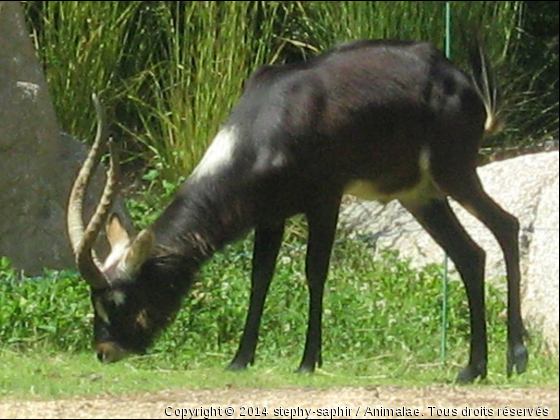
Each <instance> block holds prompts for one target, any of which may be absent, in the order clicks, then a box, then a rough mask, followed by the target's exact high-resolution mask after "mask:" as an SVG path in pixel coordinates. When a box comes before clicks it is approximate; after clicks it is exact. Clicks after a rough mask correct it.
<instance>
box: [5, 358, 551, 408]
mask: <svg viewBox="0 0 560 420" xmlns="http://www.w3.org/2000/svg"><path fill="white" fill-rule="evenodd" d="M151 357H152V356H143V357H133V358H130V359H127V360H125V361H121V362H119V363H116V364H112V365H101V364H100V363H99V362H98V361H97V359H96V358H95V356H94V355H93V354H90V353H79V354H71V353H60V352H56V353H53V352H52V351H49V350H46V349H44V350H39V351H35V352H33V353H23V354H22V353H21V352H19V351H12V350H6V349H4V350H0V372H1V373H0V398H2V399H6V398H10V399H14V398H15V399H20V398H25V399H31V398H65V397H72V396H86V395H119V394H127V393H141V392H157V391H160V390H164V389H173V388H189V389H201V388H224V387H228V388H261V389H266V388H289V387H316V388H324V387H342V386H373V385H393V386H402V387H407V386H414V387H416V386H430V385H434V384H450V383H451V382H452V380H453V378H454V377H455V375H456V373H457V371H458V368H459V366H457V365H456V363H455V362H450V363H447V364H442V363H438V362H437V361H436V362H434V363H430V364H418V363H414V362H413V361H411V360H406V359H405V360H403V359H401V357H402V355H400V354H372V355H370V357H362V358H360V359H356V360H354V361H348V360H336V358H334V357H333V355H328V357H327V358H326V360H325V365H324V366H323V368H321V369H319V370H317V372H316V373H315V374H314V375H297V374H294V373H293V370H294V368H295V366H296V365H295V364H294V360H290V359H277V360H272V359H271V358H270V357H266V358H264V359H259V360H258V361H257V363H256V364H255V365H254V366H252V367H250V368H249V369H248V370H247V371H245V372H228V371H225V370H224V365H223V364H222V363H216V361H215V360H214V361H212V360H210V359H211V356H209V360H208V361H206V362H204V363H200V364H197V365H195V366H191V367H182V366H177V365H167V364H162V363H153V361H150V358H151ZM503 359H504V358H503V357H501V356H494V355H492V356H491V359H490V362H491V366H490V370H489V377H488V378H487V379H486V380H485V381H483V382H478V383H476V384H473V385H470V386H471V387H484V386H489V385H491V386H498V387H502V388H532V387H540V388H549V389H557V388H558V360H557V359H556V361H555V362H548V363H547V364H545V363H546V361H545V360H543V359H539V358H538V357H537V358H536V360H532V361H531V364H530V365H529V368H528V371H527V372H525V373H524V374H523V375H514V376H513V377H512V378H510V379H507V378H506V377H505V374H504V363H503Z"/></svg>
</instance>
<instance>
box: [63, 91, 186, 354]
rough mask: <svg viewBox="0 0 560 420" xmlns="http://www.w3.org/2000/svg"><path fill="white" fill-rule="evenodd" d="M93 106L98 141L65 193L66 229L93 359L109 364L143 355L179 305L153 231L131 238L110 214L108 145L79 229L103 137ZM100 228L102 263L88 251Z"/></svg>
mask: <svg viewBox="0 0 560 420" xmlns="http://www.w3.org/2000/svg"><path fill="white" fill-rule="evenodd" d="M93 101H94V104H95V109H96V113H97V118H98V128H97V135H96V138H95V141H94V143H93V145H92V147H91V150H90V151H89V154H88V156H87V158H86V160H85V162H84V164H83V166H82V168H81V169H80V172H79V173H78V176H77V178H76V180H75V182H74V185H73V188H72V191H71V193H70V198H69V202H68V211H67V228H68V235H69V239H70V243H71V246H72V250H73V252H74V255H75V258H76V264H77V266H78V269H79V271H80V274H81V276H82V277H83V278H84V280H85V281H86V282H87V283H88V284H89V286H90V289H91V301H92V304H93V309H94V345H95V348H96V351H97V355H98V358H99V360H100V361H102V362H105V363H109V362H114V361H117V360H119V359H121V358H123V357H124V356H126V355H127V354H129V353H143V352H145V351H146V349H147V348H148V347H149V345H150V344H151V342H152V341H153V339H154V337H155V335H156V334H157V333H158V332H159V331H160V330H161V329H162V328H163V327H164V326H165V325H167V324H168V322H169V321H170V318H171V316H172V315H173V314H174V313H175V312H176V310H177V309H178V306H179V299H178V297H177V294H178V290H177V285H176V284H175V283H174V282H173V281H169V279H166V275H165V273H166V272H169V270H168V269H167V268H166V265H169V264H170V262H169V258H168V257H155V256H154V255H153V252H154V251H153V250H154V234H153V231H152V230H151V229H150V228H147V229H144V230H143V231H141V232H140V233H139V234H138V235H137V236H135V237H133V238H132V237H130V236H129V235H128V233H127V231H126V229H125V228H124V227H123V224H122V223H121V220H120V219H119V217H118V216H117V215H116V214H110V210H111V207H112V204H113V201H114V198H115V196H116V191H117V189H116V185H117V178H118V176H117V172H118V157H117V153H116V151H115V148H114V147H113V145H112V144H111V142H109V149H110V168H109V171H108V173H107V180H106V184H105V187H104V189H103V193H102V196H101V200H100V201H99V204H98V205H97V208H96V210H95V213H94V215H93V216H92V218H91V220H90V222H89V224H88V225H87V227H84V223H83V219H82V212H83V203H84V196H85V193H86V191H87V188H88V185H89V182H90V180H91V178H92V175H93V173H94V171H95V168H96V167H97V165H98V164H99V161H100V160H101V156H102V154H103V150H104V149H105V146H106V144H107V137H108V135H107V125H106V119H105V114H104V112H103V109H102V107H101V105H100V103H99V100H98V98H97V97H96V96H95V95H94V96H93ZM104 225H105V228H106V234H107V239H108V241H109V244H110V245H111V251H110V253H109V254H108V256H107V258H105V260H104V261H103V262H101V261H100V260H99V258H98V257H97V255H96V253H95V251H94V250H93V246H94V243H95V241H96V239H97V237H98V235H99V233H100V230H101V229H102V228H103V226H104ZM162 273H163V274H162ZM167 277H169V276H167Z"/></svg>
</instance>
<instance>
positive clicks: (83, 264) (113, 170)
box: [67, 94, 119, 289]
mask: <svg viewBox="0 0 560 420" xmlns="http://www.w3.org/2000/svg"><path fill="white" fill-rule="evenodd" d="M92 98H93V102H94V105H95V111H96V114H97V120H98V124H97V135H96V137H95V141H94V142H93V145H92V147H91V149H90V151H89V153H88V156H87V158H86V160H85V162H84V164H83V165H82V167H81V169H80V172H79V173H78V176H77V177H76V180H75V181H74V186H73V187H72V191H71V193H70V198H69V202H68V213H67V214H68V218H67V228H68V236H69V238H70V244H71V246H72V251H73V253H74V256H75V258H76V264H77V266H78V269H79V271H80V274H81V275H82V277H83V278H84V280H86V281H87V282H88V284H89V285H90V286H91V287H93V288H95V289H98V288H103V287H107V285H108V283H107V279H106V278H105V276H104V275H103V273H102V271H101V264H100V262H99V260H98V259H97V257H96V256H95V253H94V252H93V250H92V248H93V245H94V243H95V240H96V239H97V236H98V235H99V231H100V230H101V227H102V226H103V224H104V223H105V221H106V219H107V216H108V214H109V210H110V208H111V206H112V204H113V201H114V198H115V195H116V192H117V190H116V188H115V186H116V184H117V175H118V169H119V166H118V157H117V153H116V151H115V148H114V147H113V146H112V143H111V144H110V147H109V148H110V155H111V163H110V168H109V171H108V173H107V181H106V183H105V187H104V189H103V194H102V196H101V199H100V201H99V204H98V205H97V208H96V209H95V213H94V215H93V216H92V218H91V220H90V222H89V224H88V226H87V229H84V223H83V219H82V217H83V204H84V197H85V193H86V191H87V189H88V186H89V183H90V181H91V178H92V177H93V174H94V172H95V169H96V168H97V165H98V164H99V161H100V160H101V156H102V155H103V151H104V148H105V146H106V143H107V137H108V130H107V121H106V117H105V113H104V111H103V108H102V106H101V104H100V102H99V99H98V98H97V95H96V94H93V95H92Z"/></svg>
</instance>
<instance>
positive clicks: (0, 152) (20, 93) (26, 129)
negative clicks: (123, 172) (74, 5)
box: [0, 1, 130, 276]
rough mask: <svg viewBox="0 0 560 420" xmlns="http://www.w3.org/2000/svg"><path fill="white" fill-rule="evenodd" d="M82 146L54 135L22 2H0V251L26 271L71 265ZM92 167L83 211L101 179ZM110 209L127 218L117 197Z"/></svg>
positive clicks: (56, 130)
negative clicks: (69, 207)
mask: <svg viewBox="0 0 560 420" xmlns="http://www.w3.org/2000/svg"><path fill="white" fill-rule="evenodd" d="M92 118H94V116H93V115H92ZM86 152H87V150H86V147H85V145H84V144H82V143H81V142H78V141H76V140H73V139H71V138H69V137H67V136H61V135H60V130H59V127H58V124H57V119H56V115H55V111H54V107H53V104H52V101H51V99H50V96H49V92H48V87H47V83H46V81H45V78H44V76H43V74H42V69H41V66H40V64H39V61H38V59H37V57H36V55H35V50H34V49H33V46H32V43H31V40H30V37H29V32H28V29H27V27H26V25H25V20H24V16H23V12H22V9H21V4H20V2H6V1H3V2H0V256H6V257H8V258H9V259H10V261H11V262H12V264H13V266H14V267H15V268H17V269H18V270H22V271H24V272H25V274H27V275H32V276H33V275H41V274H42V273H43V269H44V268H51V269H74V268H75V264H74V257H73V255H72V253H71V250H70V246H69V241H68V236H67V233H66V220H65V214H66V204H67V200H68V195H69V193H70V188H71V185H72V182H73V179H74V177H75V176H76V174H77V171H78V168H79V166H80V164H81V162H82V161H83V160H84V158H85V155H86ZM98 172H99V173H98V174H97V175H96V179H95V182H94V183H93V185H92V192H91V193H90V195H89V197H90V199H89V200H88V201H87V202H86V210H85V213H86V216H87V215H90V214H91V213H92V205H93V204H95V198H94V197H93V195H94V194H95V193H96V192H97V193H98V192H99V191H100V189H101V185H102V182H103V181H104V174H103V173H101V169H100V170H99V171H98ZM88 203H89V204H88ZM116 209H117V211H118V212H119V213H120V214H121V215H122V216H123V217H124V219H125V220H127V221H129V218H128V216H127V215H126V212H125V211H124V206H123V205H122V202H121V203H119V204H118V207H116ZM129 225H130V223H129ZM100 243H102V242H101V241H100ZM98 249H99V251H100V252H103V250H104V249H106V247H105V248H104V247H103V246H101V247H100V248H98Z"/></svg>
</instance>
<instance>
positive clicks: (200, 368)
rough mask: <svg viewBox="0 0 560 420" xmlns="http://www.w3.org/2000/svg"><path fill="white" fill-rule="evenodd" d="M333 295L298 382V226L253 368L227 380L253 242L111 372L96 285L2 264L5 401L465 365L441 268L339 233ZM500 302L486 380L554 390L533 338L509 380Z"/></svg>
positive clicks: (458, 293)
mask: <svg viewBox="0 0 560 420" xmlns="http://www.w3.org/2000/svg"><path fill="white" fill-rule="evenodd" d="M339 236H340V237H339V243H337V245H336V247H335V251H334V253H333V258H332V269H331V274H330V277H329V280H328V283H327V289H326V294H325V305H324V306H325V313H324V322H323V359H324V365H323V368H322V369H320V370H319V371H318V372H317V374H316V375H314V376H311V377H307V376H299V375H295V374H293V371H294V370H295V369H296V368H297V366H298V364H299V362H300V358H301V356H302V352H303V344H304V341H305V340H304V337H305V328H306V322H307V300H308V295H307V288H306V285H305V280H304V277H303V275H302V273H303V255H304V247H303V245H302V243H303V242H302V241H303V237H302V229H301V225H298V224H291V225H290V229H289V232H288V234H287V235H286V243H285V245H284V246H283V248H282V251H281V255H280V259H279V263H278V269H277V274H276V277H275V280H274V282H273V283H272V286H271V290H270V294H269V296H268V300H267V305H266V307H265V312H264V316H263V321H262V328H261V337H260V341H259V346H258V347H257V356H256V363H255V365H254V366H252V367H251V368H250V369H249V371H248V372H242V373H240V374H233V373H230V372H227V373H224V368H225V367H226V366H227V364H228V363H229V362H230V361H231V358H232V357H233V355H234V353H235V350H236V348H237V344H238V340H239V338H240V335H241V330H242V326H243V323H244V319H245V316H246V310H247V303H248V302H247V301H248V294H249V280H248V274H249V269H250V250H251V245H250V242H249V241H248V240H246V241H242V242H240V243H238V244H234V245H232V246H230V247H228V248H227V249H226V250H225V251H224V252H223V253H220V254H217V255H216V256H215V258H214V259H213V260H212V261H211V262H210V263H208V264H207V265H206V266H205V267H204V269H203V271H202V272H201V273H200V276H199V278H200V282H199V283H198V284H197V286H196V287H195V289H194V290H193V291H192V293H191V294H189V296H188V297H187V298H186V299H185V301H184V309H183V310H182V311H181V312H180V314H179V316H178V318H177V320H176V321H175V322H174V323H173V324H172V326H171V327H170V328H169V329H168V330H167V331H166V332H164V333H163V334H162V336H161V337H160V338H159V339H158V340H157V342H156V344H155V346H154V347H153V348H152V349H151V350H150V352H149V353H148V354H147V355H144V356H133V357H130V358H128V359H126V360H124V361H121V362H119V363H117V364H114V365H109V366H106V365H101V364H100V363H99V362H98V361H97V359H96V357H95V354H94V353H93V352H92V351H91V338H92V337H91V333H92V331H91V312H92V309H91V305H90V302H89V296H88V290H87V287H86V285H85V283H84V282H83V281H81V280H80V279H79V278H78V277H77V276H76V274H75V273H73V272H51V273H47V274H48V278H46V279H43V280H40V281H39V280H32V279H23V280H22V279H20V278H19V276H18V275H17V273H16V272H15V271H14V270H12V269H10V267H9V266H8V264H7V261H6V260H3V263H2V264H3V265H2V267H0V372H1V373H0V395H4V396H6V397H7V396H9V397H29V396H33V395H36V396H42V397H62V396H69V395H82V394H98V393H103V392H108V393H121V392H128V391H135V392H140V391H142V390H145V391H153V390H157V389H163V388H167V387H180V386H185V387H223V386H225V385H231V386H235V387H244V386H257V387H278V386H282V387H286V386H317V387H321V386H337V385H364V384H400V385H427V384H433V383H451V382H452V381H453V380H454V378H455V376H456V375H457V373H458V371H459V370H460V369H461V367H463V366H464V364H465V363H466V361H467V357H468V354H467V352H468V334H469V328H468V317H467V314H468V311H467V306H466V304H465V293H464V289H463V286H462V285H461V284H460V283H459V282H452V283H451V284H450V285H449V291H450V296H449V314H448V315H449V326H448V337H449V339H448V342H447V346H448V355H447V358H446V360H445V363H444V362H443V360H442V359H441V355H440V340H441V335H440V323H441V320H440V316H441V309H440V308H441V292H440V283H441V271H442V270H441V269H440V267H437V266H431V267H428V268H426V269H425V270H422V271H417V270H413V269H411V268H410V267H409V265H408V264H407V263H406V262H405V261H402V260H400V259H399V258H398V256H397V255H395V254H393V253H387V254H386V255H385V257H384V259H383V260H382V261H379V262H377V263H373V262H372V260H371V257H370V255H371V249H370V248H369V246H368V244H367V243H365V242H362V241H358V240H349V239H347V238H345V236H344V235H339ZM503 310H504V304H503V296H501V294H500V292H499V291H497V290H496V289H494V288H493V287H491V286H490V285H488V286H487V314H488V332H489V352H490V360H489V376H488V379H487V380H486V381H485V382H484V383H486V384H493V385H500V386H506V387H511V386H514V387H532V386H547V387H548V386H556V387H557V384H558V369H559V364H558V357H557V356H551V355H548V354H547V353H546V351H544V347H543V346H542V345H541V341H540V338H539V337H538V336H533V339H532V340H531V341H530V342H529V343H528V344H529V351H530V362H529V368H528V372H526V373H525V374H523V375H520V376H517V375H515V376H514V377H512V378H511V379H507V378H506V377H505V353H506V344H505V343H506V340H505V319H503V316H502V315H501V314H502V312H503Z"/></svg>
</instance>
